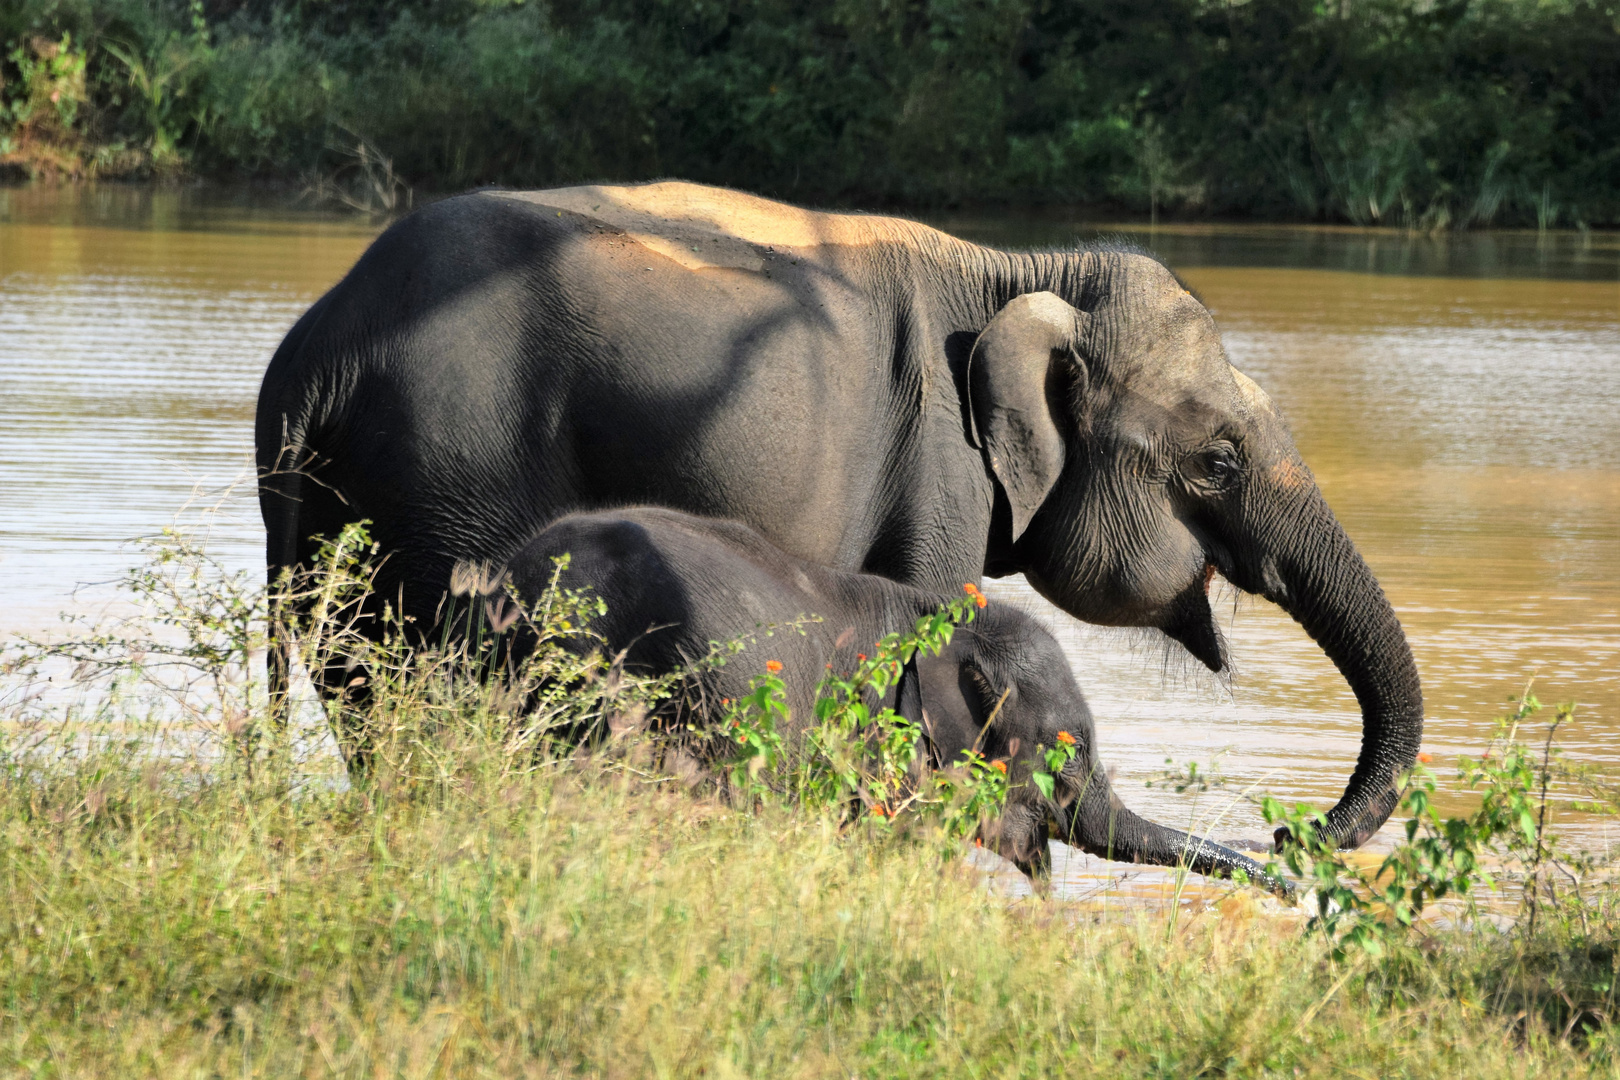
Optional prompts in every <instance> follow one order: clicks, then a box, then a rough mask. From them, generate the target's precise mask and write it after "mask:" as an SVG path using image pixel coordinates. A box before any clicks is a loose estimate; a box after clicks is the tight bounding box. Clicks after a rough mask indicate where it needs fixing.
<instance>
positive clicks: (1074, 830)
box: [1063, 765, 1294, 897]
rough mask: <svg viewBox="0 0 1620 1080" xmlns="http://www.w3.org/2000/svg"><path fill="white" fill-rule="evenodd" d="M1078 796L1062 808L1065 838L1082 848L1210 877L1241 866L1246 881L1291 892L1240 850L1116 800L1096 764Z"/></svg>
mask: <svg viewBox="0 0 1620 1080" xmlns="http://www.w3.org/2000/svg"><path fill="white" fill-rule="evenodd" d="M1081 783H1082V784H1083V785H1084V787H1083V790H1082V791H1081V793H1080V795H1079V797H1078V798H1077V799H1075V801H1074V802H1072V803H1071V804H1070V805H1069V806H1068V807H1067V809H1066V814H1065V820H1064V822H1063V824H1064V828H1065V830H1066V832H1067V834H1068V835H1067V836H1066V837H1065V839H1066V840H1067V841H1068V842H1069V843H1071V844H1073V845H1074V846H1076V847H1078V848H1080V849H1081V850H1082V851H1085V852H1088V853H1090V854H1092V855H1096V856H1099V857H1100V858H1104V859H1112V860H1115V861H1118V862H1134V863H1143V864H1147V865H1150V866H1185V867H1187V869H1189V870H1192V871H1193V872H1195V873H1199V874H1206V875H1208V876H1210V877H1227V878H1229V877H1231V876H1232V875H1233V874H1234V873H1235V872H1236V871H1238V870H1241V871H1243V872H1244V873H1245V874H1246V875H1248V878H1249V880H1250V881H1252V882H1254V883H1255V884H1256V885H1259V886H1260V887H1262V888H1264V889H1266V890H1267V891H1269V892H1272V893H1275V894H1277V895H1278V896H1283V897H1291V896H1293V894H1294V890H1293V886H1291V885H1290V884H1289V883H1288V882H1286V881H1284V880H1283V879H1281V878H1278V877H1273V876H1272V875H1270V874H1268V873H1266V869H1265V867H1263V866H1261V865H1260V864H1259V863H1257V862H1255V861H1254V860H1253V859H1251V858H1249V857H1248V856H1247V855H1244V854H1243V853H1241V852H1238V851H1234V850H1232V849H1231V848H1229V847H1225V846H1224V845H1221V844H1217V843H1216V842H1215V841H1213V840H1209V839H1206V838H1204V837H1201V836H1193V835H1192V834H1191V833H1185V832H1182V831H1181V830H1180V829H1172V828H1168V827H1167V826H1164V825H1160V824H1157V823H1156V822H1152V821H1148V820H1147V819H1146V818H1144V817H1141V816H1140V815H1138V814H1136V813H1135V812H1134V811H1132V810H1131V809H1130V808H1129V807H1127V806H1125V804H1123V803H1121V802H1120V801H1119V799H1118V798H1117V797H1116V796H1115V795H1114V792H1113V788H1112V786H1111V785H1110V784H1109V783H1108V778H1107V775H1106V774H1105V773H1104V772H1103V770H1102V766H1101V765H1097V766H1096V767H1095V768H1094V769H1093V771H1092V774H1091V778H1090V781H1089V782H1086V781H1081Z"/></svg>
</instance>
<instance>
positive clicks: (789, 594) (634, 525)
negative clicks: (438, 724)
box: [509, 507, 1288, 894]
mask: <svg viewBox="0 0 1620 1080" xmlns="http://www.w3.org/2000/svg"><path fill="white" fill-rule="evenodd" d="M562 555H568V556H569V558H570V561H569V565H568V569H567V570H566V571H564V572H563V573H562V575H561V578H560V584H561V585H563V586H564V587H566V588H588V589H590V590H591V591H592V592H594V593H595V594H596V595H597V596H599V597H601V598H602V599H603V600H604V601H605V602H606V604H607V614H606V615H605V616H603V617H602V618H600V619H599V620H597V621H596V622H594V623H593V624H592V626H591V629H592V630H593V631H595V632H596V633H598V634H600V635H601V636H602V638H603V639H604V640H603V641H601V642H600V643H598V642H596V641H592V640H590V639H583V640H580V641H578V642H575V643H574V647H575V649H576V650H578V651H581V652H583V651H587V650H591V649H595V648H602V649H604V651H605V652H606V653H607V654H608V655H612V656H617V655H619V654H620V653H621V652H622V653H624V654H625V655H624V667H625V669H626V670H627V671H636V672H640V673H643V674H652V675H662V674H666V673H669V672H674V671H679V670H681V669H682V668H684V667H686V666H687V664H688V663H689V662H690V661H691V660H692V659H694V658H697V657H702V656H704V655H706V654H707V653H708V651H709V648H710V643H711V642H727V641H734V640H736V639H738V638H743V637H747V636H750V635H751V636H752V640H751V641H750V643H749V645H748V647H747V648H746V649H745V650H744V651H743V652H742V653H740V654H738V655H737V656H734V657H732V658H730V659H729V660H728V661H727V663H726V664H725V665H724V666H722V667H720V668H717V669H714V670H711V671H707V672H704V673H703V674H702V675H701V676H700V677H699V678H700V684H699V685H698V686H695V687H689V688H688V691H687V694H686V695H685V697H686V700H688V701H689V702H691V708H692V709H693V711H694V712H696V713H697V718H698V719H700V720H704V721H709V722H713V721H717V720H718V719H719V718H720V715H721V709H720V708H718V707H717V706H718V703H720V702H723V701H724V700H726V699H735V698H741V697H743V696H745V695H747V694H748V693H749V692H750V689H751V687H750V681H751V680H752V679H753V678H754V677H756V676H758V675H759V674H760V672H761V671H762V670H764V665H765V662H766V660H767V659H772V660H777V661H779V662H780V663H781V664H782V672H781V678H782V680H783V682H784V684H785V685H786V688H787V701H788V706H789V708H790V710H791V713H790V717H791V722H792V724H793V727H794V728H795V730H797V729H799V728H800V727H801V726H802V719H803V718H805V717H809V716H812V715H814V712H813V705H814V701H815V690H816V686H817V683H818V682H819V681H820V680H821V677H822V674H823V672H824V671H825V670H826V667H827V665H828V664H831V665H833V667H835V668H836V669H837V670H839V671H851V670H853V669H854V666H855V663H856V661H857V653H858V652H860V651H862V650H870V649H871V648H872V643H873V642H875V641H877V640H878V639H880V638H882V637H883V636H884V635H886V634H889V633H897V632H898V633H906V632H909V631H911V630H912V628H913V627H914V626H915V625H916V623H917V620H918V619H920V618H922V617H924V616H926V615H930V614H932V613H933V612H935V611H938V610H939V608H940V606H941V605H942V604H943V603H945V602H946V601H947V599H948V598H947V597H942V596H940V595H939V594H937V593H930V592H926V591H924V590H922V589H918V588H914V587H912V586H909V585H901V584H899V583H897V582H893V581H890V580H888V579H887V578H882V577H878V576H876V575H873V574H855V573H849V572H846V571H841V570H829V569H827V568H825V567H821V566H817V565H815V564H813V563H808V562H805V561H804V560H802V559H795V558H793V557H792V556H790V555H786V554H784V553H783V552H781V551H780V550H778V549H777V548H775V547H773V546H771V545H770V544H769V543H768V542H766V540H765V539H764V537H762V536H760V535H759V533H757V532H755V531H754V530H753V529H751V528H749V527H748V526H746V525H742V524H739V523H737V522H728V521H714V520H711V519H707V518H699V517H693V516H692V515H689V514H683V513H680V512H678V511H674V510H666V509H661V508H648V507H637V508H632V509H626V510H611V511H602V512H599V513H581V514H571V515H569V516H567V517H565V518H563V519H561V520H560V521H558V522H556V523H555V524H553V525H552V526H550V527H549V528H547V529H546V530H545V531H543V532H542V533H541V534H540V535H539V536H537V537H536V538H535V539H534V540H533V541H532V542H530V543H529V544H527V545H526V546H525V547H524V548H523V549H522V550H521V551H519V552H518V553H517V555H516V556H514V557H513V559H512V562H511V564H510V567H509V569H510V570H511V573H512V583H513V585H515V586H516V588H517V590H518V593H519V595H521V596H522V597H523V598H524V599H525V600H527V601H529V602H531V603H532V602H533V601H535V600H538V599H539V597H540V595H541V594H542V593H543V592H544V591H545V589H546V587H547V586H548V585H549V584H550V583H551V580H552V574H553V567H554V562H553V560H555V559H556V558H558V557H559V556H562ZM958 595H960V593H958ZM812 615H813V616H819V617H820V618H821V620H822V621H820V622H808V623H802V624H801V625H800V627H799V628H798V629H796V630H795V629H777V630H776V631H775V632H774V633H771V634H770V636H766V631H767V630H769V629H770V628H772V627H776V628H783V627H786V626H788V624H790V623H794V622H795V621H798V620H801V619H802V617H804V616H812ZM531 647H532V645H531V644H529V643H527V642H525V643H524V644H522V645H520V646H519V647H518V649H517V650H515V652H516V654H517V657H519V658H521V656H523V655H525V654H526V652H527V651H528V649H529V648H531ZM1004 695H1005V696H1004ZM883 704H886V705H890V706H891V707H893V708H894V709H895V710H896V711H897V712H899V713H901V714H902V715H904V716H905V717H906V718H907V719H909V720H911V721H912V722H914V723H916V724H918V725H919V726H920V727H921V728H922V730H923V733H924V737H925V744H926V746H927V750H928V757H929V760H930V764H932V765H933V766H935V767H939V766H946V765H950V764H953V763H957V762H959V761H960V760H961V757H962V753H963V751H965V750H969V749H978V750H979V751H980V752H982V753H983V754H985V756H987V757H989V758H991V759H1003V760H1005V761H1006V762H1007V765H1008V780H1009V783H1010V785H1011V788H1010V795H1009V798H1008V801H1007V807H1006V810H1005V812H1004V813H1003V815H1002V817H1001V820H1000V821H999V822H998V823H996V825H995V826H993V827H992V828H990V829H989V830H987V834H986V836H985V840H986V842H987V843H988V844H990V845H991V846H992V847H994V848H996V849H997V850H998V851H999V852H1000V853H1001V854H1002V855H1003V856H1004V857H1006V858H1008V859H1011V860H1012V861H1013V862H1014V863H1016V864H1017V865H1018V867H1019V869H1021V870H1023V871H1024V872H1025V873H1026V874H1029V875H1030V876H1031V877H1032V878H1038V877H1039V876H1040V875H1041V874H1042V873H1043V872H1044V871H1045V870H1046V869H1047V864H1048V847H1047V842H1046V841H1047V837H1048V835H1049V829H1050V830H1054V831H1055V832H1056V835H1058V836H1059V837H1060V838H1062V839H1064V840H1067V841H1068V842H1069V843H1071V844H1073V845H1075V846H1076V847H1079V848H1081V849H1083V850H1085V851H1088V852H1090V853H1092V854H1094V855H1098V856H1101V857H1103V858H1110V859H1118V860H1120V861H1122V862H1134V863H1148V864H1152V865H1157V866H1176V865H1182V864H1184V865H1186V866H1187V867H1189V868H1190V869H1192V870H1195V871H1197V872H1198V873H1202V874H1212V875H1218V876H1222V877H1229V876H1231V874H1232V872H1233V871H1235V870H1242V871H1243V872H1244V873H1246V874H1248V875H1249V877H1250V878H1251V879H1252V880H1254V881H1256V882H1258V883H1260V884H1261V885H1262V886H1264V887H1266V888H1269V889H1271V890H1272V891H1274V892H1278V893H1283V894H1287V892H1288V887H1287V885H1286V884H1285V883H1283V882H1282V881H1280V880H1278V879H1273V878H1269V877H1267V876H1266V874H1265V872H1264V869H1263V868H1262V867H1261V866H1260V865H1259V864H1258V863H1256V862H1254V861H1253V860H1252V859H1250V858H1248V857H1247V856H1245V855H1242V854H1240V853H1238V852H1236V851H1233V850H1232V849H1230V848H1227V847H1223V846H1221V845H1220V844H1217V843H1215V842H1214V841H1211V840H1206V839H1203V838H1201V837H1195V836H1190V835H1188V834H1187V833H1184V832H1179V831H1177V830H1175V829H1169V828H1166V827H1164V826H1162V825H1157V824H1154V823H1153V822H1151V821H1147V820H1144V819H1143V818H1141V817H1138V816H1137V815H1136V814H1134V813H1132V812H1131V811H1130V810H1129V809H1128V808H1126V807H1125V805H1124V804H1122V803H1121V802H1120V801H1119V799H1118V798H1117V797H1115V795H1114V793H1113V790H1112V788H1111V786H1110V784H1109V782H1108V776H1107V774H1106V773H1105V772H1104V771H1103V767H1102V764H1101V762H1100V761H1098V759H1097V753H1096V737H1095V731H1094V728H1093V725H1092V719H1091V710H1090V709H1089V708H1087V706H1086V701H1085V698H1084V697H1083V696H1082V695H1081V693H1080V687H1079V686H1078V685H1077V684H1076V683H1075V680H1074V675H1073V674H1072V672H1071V671H1070V669H1069V663H1068V659H1067V658H1066V657H1065V656H1064V655H1063V651H1062V649H1061V648H1059V646H1058V643H1057V641H1056V639H1054V638H1053V637H1052V635H1051V634H1050V633H1049V632H1048V631H1047V630H1046V629H1045V628H1044V627H1042V626H1041V625H1040V624H1039V623H1037V622H1036V621H1035V620H1034V619H1033V618H1031V617H1030V616H1028V615H1026V614H1024V613H1023V612H1021V611H1018V610H1016V609H1013V608H1009V607H1007V606H1005V605H999V604H992V605H990V606H989V607H988V608H986V609H985V610H983V611H980V612H979V613H978V617H977V618H976V619H975V620H974V621H973V622H972V623H970V624H968V625H966V626H963V627H961V628H959V629H958V630H957V632H956V633H955V635H954V636H953V637H952V639H951V642H950V644H949V645H947V646H946V647H945V648H944V649H943V650H941V652H940V653H939V654H938V655H937V656H927V655H918V656H916V657H914V658H913V659H912V660H911V662H910V663H909V664H907V665H906V667H905V668H904V669H903V672H902V675H901V678H900V681H899V683H898V684H897V685H896V686H895V687H893V688H891V690H890V691H889V694H888V696H887V698H886V700H885V701H884V702H883ZM1060 731H1066V732H1068V733H1069V734H1070V735H1071V736H1073V737H1074V740H1075V750H1076V755H1075V757H1074V758H1073V759H1072V760H1070V762H1069V763H1068V765H1067V766H1066V767H1065V768H1064V770H1063V771H1062V772H1061V773H1060V774H1059V775H1058V776H1057V777H1056V778H1055V781H1056V782H1055V783H1054V785H1053V788H1054V790H1053V798H1051V799H1047V798H1046V797H1044V796H1043V795H1041V793H1040V791H1039V790H1038V789H1037V788H1036V787H1035V785H1034V784H1033V783H1031V782H1030V780H1029V775H1030V771H1031V769H1032V768H1033V767H1034V766H1035V765H1036V763H1037V762H1038V761H1039V757H1038V754H1039V751H1040V748H1042V747H1045V748H1050V747H1052V746H1055V745H1057V735H1058V732H1060ZM1043 767H1044V766H1043Z"/></svg>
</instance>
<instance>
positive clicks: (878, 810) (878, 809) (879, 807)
mask: <svg viewBox="0 0 1620 1080" xmlns="http://www.w3.org/2000/svg"><path fill="white" fill-rule="evenodd" d="M872 813H874V814H876V815H877V816H878V817H888V816H889V811H888V810H886V809H884V807H883V804H882V803H876V804H874V805H873V806H872Z"/></svg>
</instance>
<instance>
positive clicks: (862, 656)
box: [855, 652, 866, 664]
mask: <svg viewBox="0 0 1620 1080" xmlns="http://www.w3.org/2000/svg"><path fill="white" fill-rule="evenodd" d="M855 659H857V660H859V661H860V662H861V663H863V664H864V663H866V654H865V653H863V652H858V653H856V654H855Z"/></svg>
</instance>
